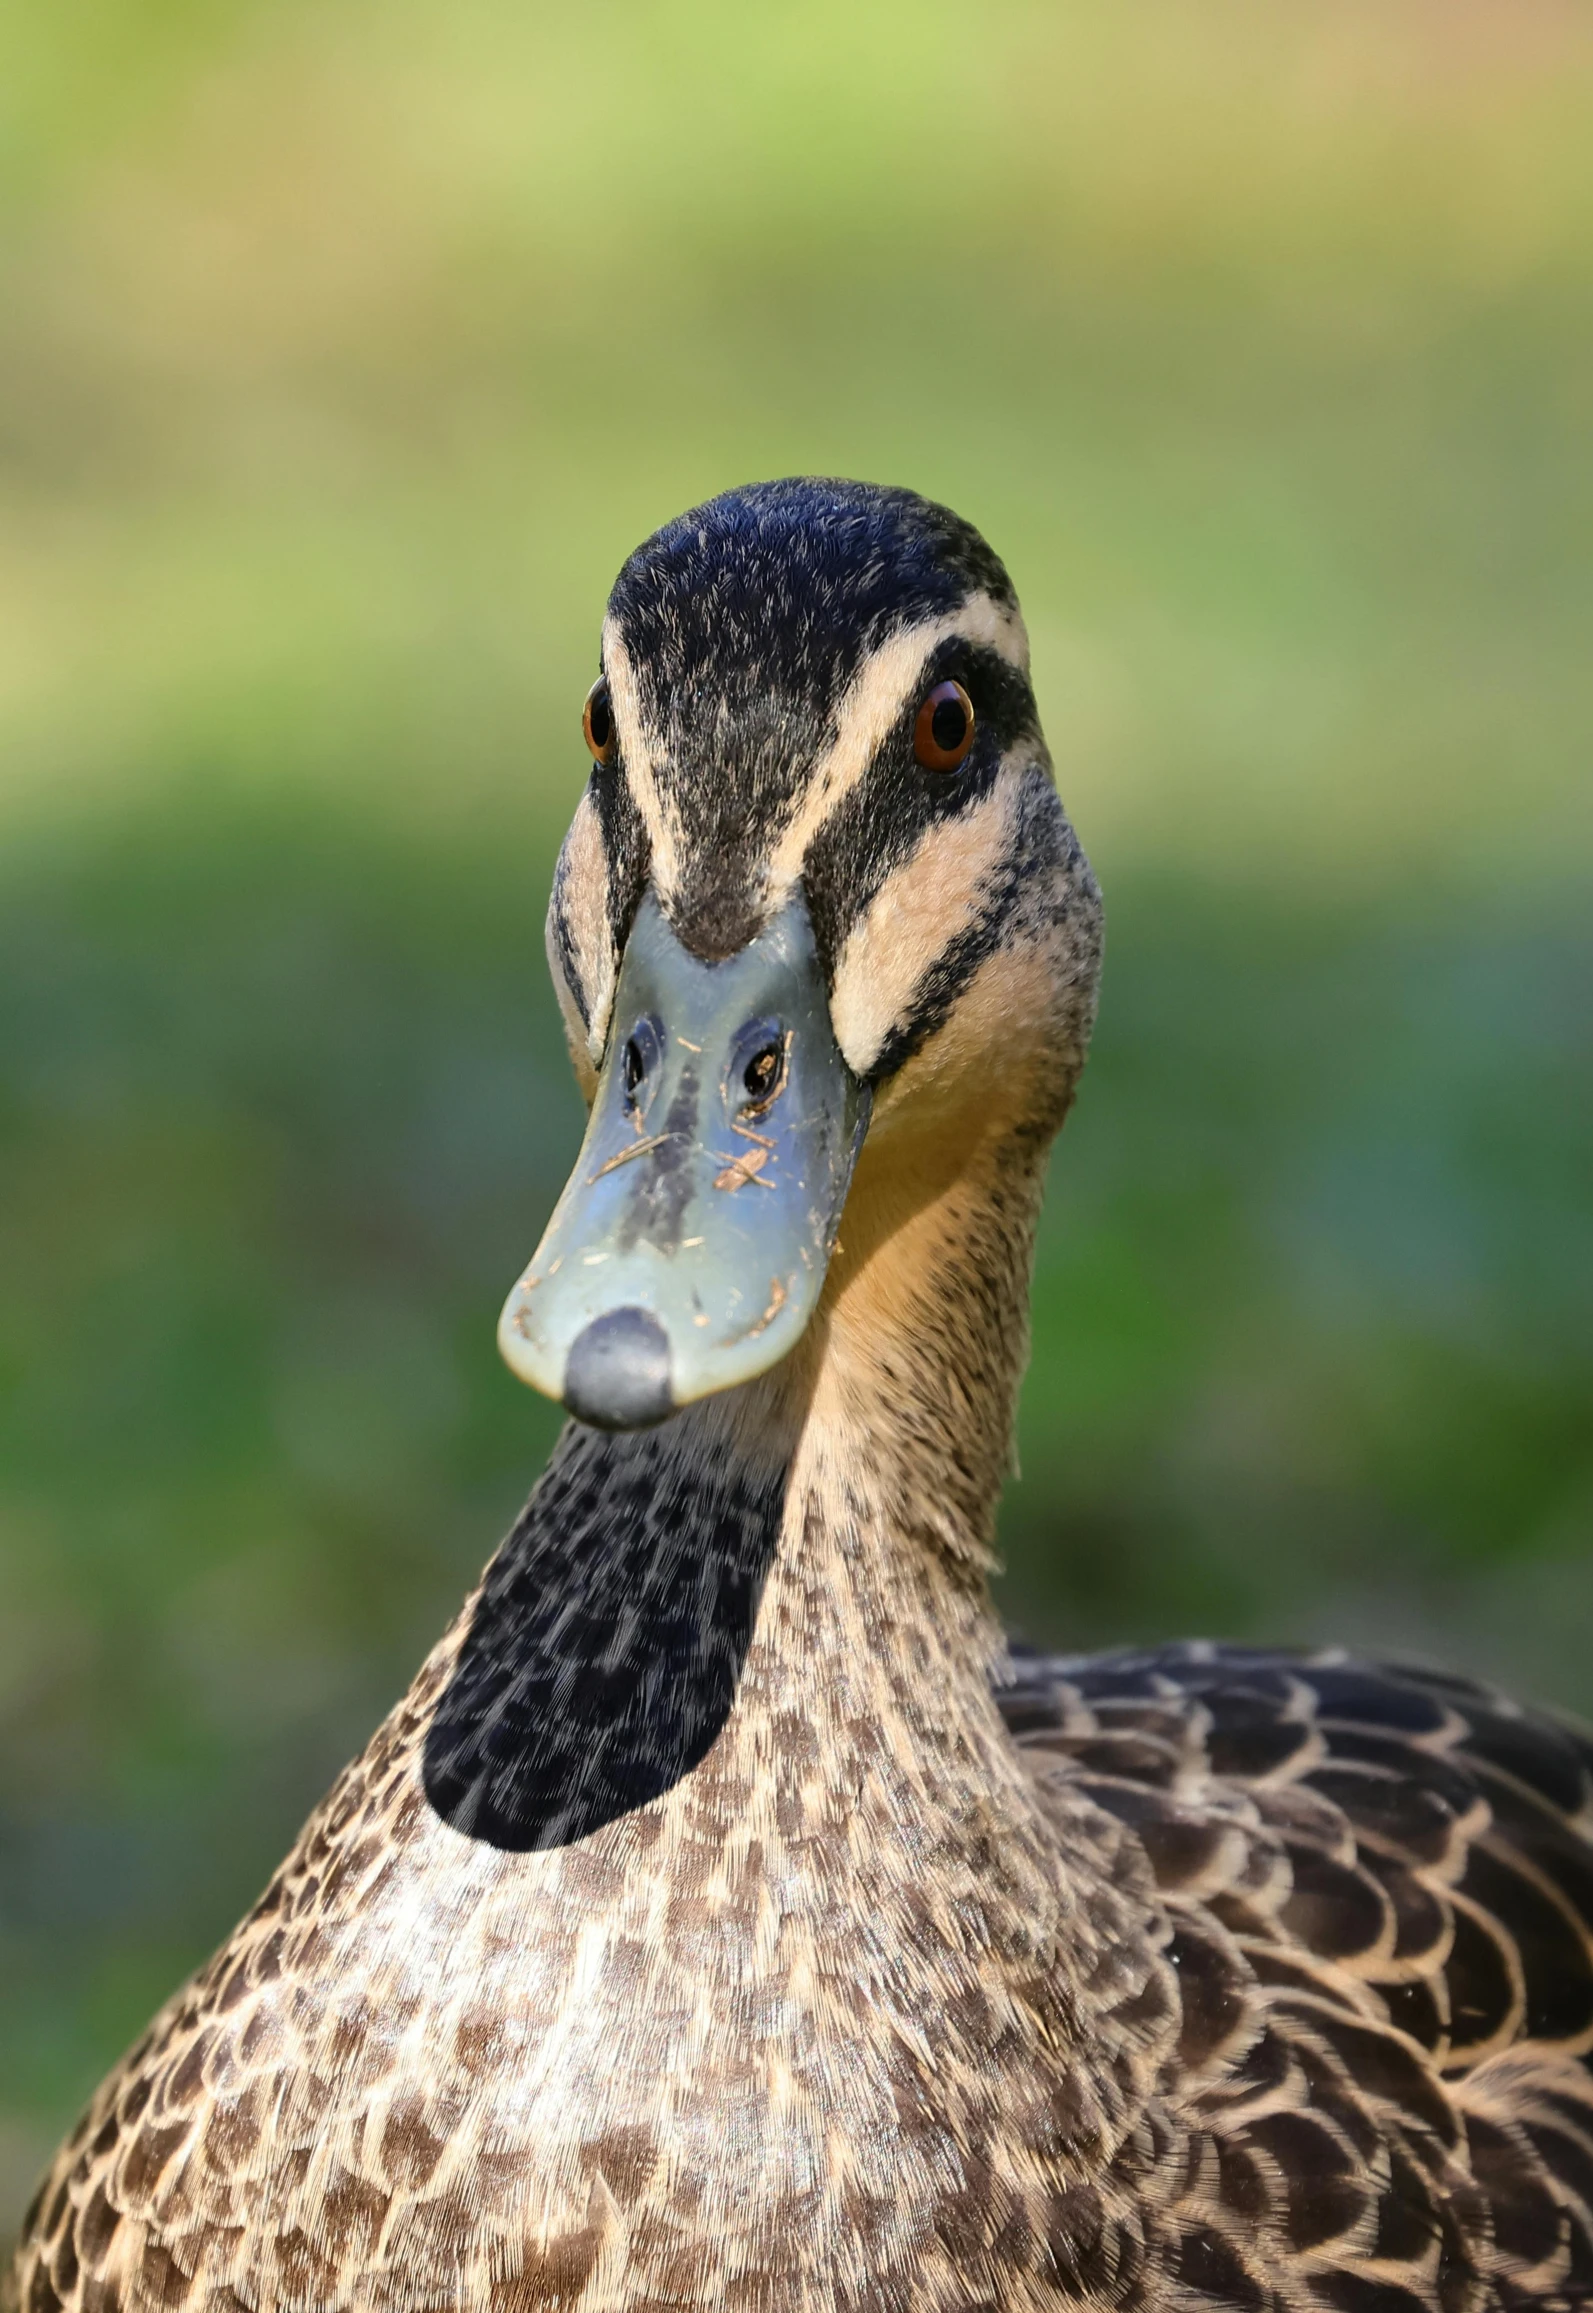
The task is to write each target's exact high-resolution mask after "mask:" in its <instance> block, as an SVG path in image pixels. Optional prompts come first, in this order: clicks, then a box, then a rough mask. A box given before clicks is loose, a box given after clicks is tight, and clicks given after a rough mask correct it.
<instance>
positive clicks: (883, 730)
mask: <svg viewBox="0 0 1593 2313" xmlns="http://www.w3.org/2000/svg"><path fill="white" fill-rule="evenodd" d="M951 641H959V642H968V643H973V644H975V645H977V646H978V647H980V648H982V649H985V650H993V651H996V652H999V654H1000V655H1001V657H1002V658H1004V659H1006V660H1008V661H1009V662H1010V663H1011V664H1012V665H1013V666H1015V667H1017V668H1019V669H1020V670H1021V671H1022V672H1024V673H1027V671H1028V665H1029V638H1028V636H1027V634H1026V633H1025V632H1024V625H1023V619H1022V617H1021V616H1020V614H1019V612H1018V611H1017V610H1016V608H1014V607H1012V606H1011V605H1009V604H1006V603H1000V602H997V601H996V600H995V598H994V596H992V595H988V594H973V595H970V596H969V597H968V599H967V601H966V602H964V603H961V604H960V605H959V606H958V608H957V609H956V610H954V611H949V612H947V614H946V615H945V616H944V617H942V618H934V619H925V620H924V621H922V623H920V624H919V625H917V626H909V627H902V628H899V629H898V630H897V631H896V632H895V633H894V634H892V635H889V636H887V638H886V640H885V641H884V642H882V643H881V644H880V646H879V648H878V650H876V651H875V652H874V653H873V655H872V656H871V657H870V658H869V659H867V660H866V661H865V663H864V664H863V666H862V667H860V668H859V670H858V672H857V674H856V675H855V677H854V678H853V680H852V682H851V684H850V685H849V687H848V689H847V691H846V695H845V697H844V698H843V699H842V701H841V705H840V709H839V712H838V713H837V716H836V724H837V733H836V740H835V744H834V746H833V747H832V748H831V749H830V752H829V754H828V755H827V756H826V757H825V759H824V761H823V762H822V763H820V764H819V765H818V767H817V768H816V770H815V771H814V774H813V777H812V778H811V779H810V780H809V782H808V784H807V786H806V788H805V789H804V791H803V793H802V794H801V796H800V797H799V798H798V801H797V806H796V809H795V811H794V812H793V814H792V816H791V818H790V819H789V820H788V821H787V823H786V825H785V827H784V828H783V829H782V830H781V832H780V835H779V837H778V838H777V840H776V843H775V846H774V850H773V853H772V854H771V857H770V860H769V871H768V872H769V880H768V900H769V905H770V906H771V907H778V906H779V904H780V902H781V900H782V899H784V897H785V895H786V893H787V892H788V891H789V890H790V888H791V886H792V884H794V883H795V881H796V879H797V877H798V876H799V875H800V874H801V873H802V864H803V861H804V860H805V859H806V858H807V855H808V847H809V846H810V844H811V843H812V841H813V838H814V837H815V836H816V835H817V834H818V832H819V829H820V828H821V827H822V826H823V825H824V823H825V821H826V820H827V819H828V818H829V817H830V816H831V814H832V813H833V812H835V811H836V810H838V809H839V807H840V806H841V804H843V803H844V802H845V801H846V798H847V797H848V796H849V795H850V794H851V792H852V790H853V788H854V787H856V786H857V784H858V782H859V781H860V780H861V779H862V778H863V777H864V776H865V775H866V773H867V771H868V769H869V766H870V765H871V764H872V762H873V761H874V758H875V756H876V755H877V754H878V753H879V750H880V748H881V746H882V745H883V744H884V742H885V739H886V738H887V737H888V735H889V733H890V730H891V727H892V725H893V724H894V723H895V722H896V719H897V717H898V716H899V715H900V714H901V711H902V708H903V707H904V706H905V705H906V703H907V701H908V699H909V698H910V697H911V695H912V692H913V689H914V686H915V685H916V684H917V682H918V681H919V679H920V677H921V676H922V673H923V670H924V665H925V662H926V661H927V659H928V658H929V655H930V653H931V651H935V650H938V649H939V648H940V646H941V644H942V643H944V642H951Z"/></svg>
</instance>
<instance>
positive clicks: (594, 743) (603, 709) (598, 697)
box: [581, 675, 619, 763]
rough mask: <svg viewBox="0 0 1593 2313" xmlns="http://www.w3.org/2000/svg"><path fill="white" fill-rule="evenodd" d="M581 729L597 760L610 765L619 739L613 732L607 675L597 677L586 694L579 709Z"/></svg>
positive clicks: (611, 705)
mask: <svg viewBox="0 0 1593 2313" xmlns="http://www.w3.org/2000/svg"><path fill="white" fill-rule="evenodd" d="M581 729H582V730H583V731H584V732H585V734H586V743H587V745H588V746H589V747H590V748H591V750H592V753H593V754H594V755H595V756H596V757H597V760H598V761H599V762H600V763H612V762H613V760H614V757H615V754H616V753H617V751H618V748H619V739H618V737H617V735H616V733H615V730H614V707H613V703H612V701H611V700H610V698H609V695H608V677H607V675H599V676H598V678H597V681H596V682H595V683H594V684H593V685H592V688H591V689H590V690H589V691H588V692H587V694H586V705H585V706H584V707H583V708H582V709H581Z"/></svg>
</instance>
